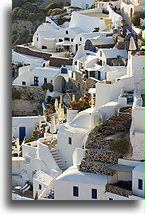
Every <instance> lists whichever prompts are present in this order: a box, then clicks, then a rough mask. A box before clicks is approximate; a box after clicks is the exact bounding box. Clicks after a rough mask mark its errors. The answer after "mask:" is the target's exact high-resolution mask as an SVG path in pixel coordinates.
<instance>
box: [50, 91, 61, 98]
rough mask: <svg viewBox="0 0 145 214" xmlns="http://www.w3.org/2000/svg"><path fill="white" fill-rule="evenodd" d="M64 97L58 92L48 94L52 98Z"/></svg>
mask: <svg viewBox="0 0 145 214" xmlns="http://www.w3.org/2000/svg"><path fill="white" fill-rule="evenodd" d="M62 95H63V93H61V92H58V91H54V92H48V93H47V96H50V97H58V96H62Z"/></svg>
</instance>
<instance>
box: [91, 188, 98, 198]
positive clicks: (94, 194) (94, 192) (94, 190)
mask: <svg viewBox="0 0 145 214" xmlns="http://www.w3.org/2000/svg"><path fill="white" fill-rule="evenodd" d="M92 199H97V189H92Z"/></svg>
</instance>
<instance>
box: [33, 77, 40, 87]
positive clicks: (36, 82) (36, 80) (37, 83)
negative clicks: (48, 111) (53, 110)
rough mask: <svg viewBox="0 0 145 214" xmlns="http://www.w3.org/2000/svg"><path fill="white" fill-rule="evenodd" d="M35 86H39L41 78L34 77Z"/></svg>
mask: <svg viewBox="0 0 145 214" xmlns="http://www.w3.org/2000/svg"><path fill="white" fill-rule="evenodd" d="M34 86H39V77H36V76H34Z"/></svg>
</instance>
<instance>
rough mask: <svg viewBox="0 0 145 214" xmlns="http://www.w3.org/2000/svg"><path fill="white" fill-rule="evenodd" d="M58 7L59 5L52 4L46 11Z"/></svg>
mask: <svg viewBox="0 0 145 214" xmlns="http://www.w3.org/2000/svg"><path fill="white" fill-rule="evenodd" d="M57 7H58V5H57V3H50V4H49V5H48V6H47V7H46V10H50V9H55V8H57Z"/></svg>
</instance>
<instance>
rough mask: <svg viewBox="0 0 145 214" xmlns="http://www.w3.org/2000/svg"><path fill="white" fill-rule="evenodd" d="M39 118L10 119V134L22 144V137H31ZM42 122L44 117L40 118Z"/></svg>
mask: <svg viewBox="0 0 145 214" xmlns="http://www.w3.org/2000/svg"><path fill="white" fill-rule="evenodd" d="M38 118H39V116H28V117H12V134H13V136H14V138H19V140H20V141H21V142H22V141H23V140H24V137H26V139H27V138H29V137H30V136H32V133H33V130H34V127H35V126H36V125H37V124H38ZM42 121H44V117H43V116H42Z"/></svg>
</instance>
